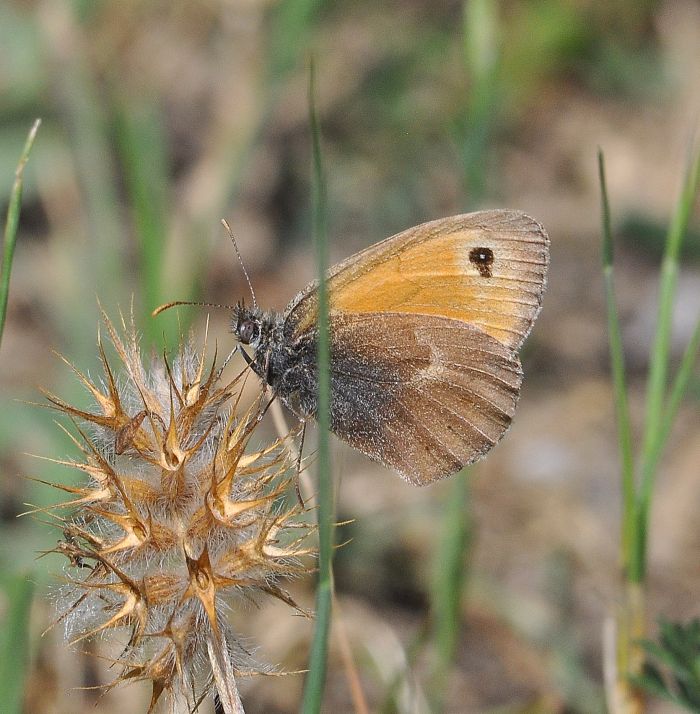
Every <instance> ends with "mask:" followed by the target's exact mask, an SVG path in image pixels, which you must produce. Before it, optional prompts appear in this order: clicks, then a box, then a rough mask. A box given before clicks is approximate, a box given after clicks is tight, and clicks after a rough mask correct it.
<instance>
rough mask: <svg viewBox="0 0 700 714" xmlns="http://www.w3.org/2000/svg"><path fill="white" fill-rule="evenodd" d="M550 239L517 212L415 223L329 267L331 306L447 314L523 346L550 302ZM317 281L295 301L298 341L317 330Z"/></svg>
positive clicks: (289, 330) (291, 313)
mask: <svg viewBox="0 0 700 714" xmlns="http://www.w3.org/2000/svg"><path fill="white" fill-rule="evenodd" d="M548 263H549V239H548V238H547V233H546V232H545V230H544V228H543V227H542V226H541V225H540V224H539V223H538V222H537V221H535V220H534V219H532V218H530V217H529V216H527V215H525V214H524V213H521V212H520V211H512V210H494V211H478V212H476V213H467V214H463V215H459V216H452V217H450V218H443V219H440V220H437V221H431V222H430V223H424V224H422V225H420V226H416V227H414V228H410V229H408V230H406V231H403V232H402V233H398V234H397V235H395V236H392V237H391V238H387V239H386V240H384V241H382V242H380V243H377V244H375V245H373V246H370V247H369V248H367V249H365V250H363V251H360V252H359V253H357V254H356V255H353V256H352V257H350V258H348V259H347V260H345V261H343V262H341V263H339V264H338V265H336V266H335V267H333V268H332V269H331V270H330V272H329V279H328V290H329V296H330V312H331V314H332V313H334V312H336V311H337V312H344V313H383V312H399V313H408V314H423V315H439V316H441V317H448V318H452V319H455V320H459V321H461V322H464V323H467V324H469V325H471V326H473V327H475V328H478V329H480V330H482V331H483V332H485V333H486V334H488V335H490V336H491V337H493V338H495V339H496V340H498V341H499V342H500V343H501V344H503V345H505V346H506V347H509V348H511V349H513V350H517V349H519V347H520V346H521V344H522V343H523V341H524V339H525V338H526V337H527V335H528V333H529V332H530V329H531V328H532V324H533V322H534V321H535V318H536V317H537V315H538V313H539V311H540V305H541V303H542V294H543V292H544V288H545V283H546V272H547V266H548ZM316 288H317V283H315V282H314V283H311V284H310V285H308V286H307V287H306V289H305V290H303V291H302V292H301V293H300V294H299V295H298V296H297V297H296V298H295V299H294V300H293V301H292V302H291V303H290V305H289V307H288V308H287V312H286V320H285V332H286V334H287V336H288V337H289V338H290V339H293V338H294V337H295V336H299V335H301V334H303V333H304V332H306V331H307V330H310V329H313V327H314V325H315V322H316V312H317V303H316Z"/></svg>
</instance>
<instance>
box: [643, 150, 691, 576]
mask: <svg viewBox="0 0 700 714" xmlns="http://www.w3.org/2000/svg"><path fill="white" fill-rule="evenodd" d="M699 187H700V150H697V151H695V152H694V154H693V157H692V160H691V161H690V165H689V167H688V171H687V173H686V177H685V180H684V183H683V188H682V191H681V195H680V198H679V201H678V204H677V206H676V210H675V212H674V214H673V217H672V220H671V224H670V226H669V231H668V236H667V239H666V247H665V251H664V258H663V263H662V266H661V281H660V285H659V308H658V322H657V327H656V335H655V339H654V344H653V346H652V352H651V359H650V365H649V380H648V383H647V412H646V421H645V431H644V443H643V448H642V461H641V472H642V473H641V480H640V483H639V494H638V503H637V520H638V525H637V529H636V530H637V536H638V542H637V545H636V551H637V554H636V555H635V560H636V565H635V573H634V577H635V578H637V579H638V580H641V579H643V578H644V576H645V573H646V542H647V538H646V531H647V522H648V518H649V508H650V504H651V497H652V492H653V488H654V480H655V476H656V464H657V463H658V458H659V456H660V453H661V450H662V449H663V445H664V441H663V440H662V437H663V439H665V438H667V437H668V433H666V434H665V435H664V428H665V427H664V425H665V421H666V418H667V414H668V413H667V406H666V400H667V391H666V390H667V381H668V363H669V355H670V348H671V327H672V318H673V303H674V298H675V294H676V283H677V281H678V255H679V251H680V247H681V245H682V243H683V238H684V237H685V234H686V232H687V229H688V223H689V221H690V216H691V213H692V210H693V205H694V203H695V199H696V197H697V194H698V188H699ZM669 427H670V425H669ZM669 431H670V428H669Z"/></svg>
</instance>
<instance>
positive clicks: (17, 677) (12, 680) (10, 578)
mask: <svg viewBox="0 0 700 714" xmlns="http://www.w3.org/2000/svg"><path fill="white" fill-rule="evenodd" d="M34 126H35V127H36V126H37V124H35V125H34ZM33 592H34V585H33V583H32V582H31V581H30V580H28V578H27V576H26V575H5V576H3V577H2V579H1V580H0V599H2V608H1V610H0V693H1V695H2V711H3V712H6V713H7V714H21V712H22V697H23V694H24V680H25V675H26V671H27V665H28V659H29V656H28V655H29V653H28V650H29V612H30V609H31V604H32V595H33Z"/></svg>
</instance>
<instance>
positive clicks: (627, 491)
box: [598, 149, 635, 568]
mask: <svg viewBox="0 0 700 714" xmlns="http://www.w3.org/2000/svg"><path fill="white" fill-rule="evenodd" d="M598 177H599V182H600V200H601V209H602V235H603V282H604V285H605V302H606V307H607V317H608V341H609V345H610V365H611V370H612V380H613V395H614V399H615V418H616V421H617V441H618V448H619V454H620V467H621V474H622V561H623V564H624V566H625V568H628V566H629V563H630V557H631V547H632V542H633V539H634V526H635V520H634V514H635V483H634V456H633V450H632V427H631V423H630V411H629V403H628V400H627V376H626V368H625V355H624V350H623V347H622V333H621V330H620V318H619V314H618V309H617V300H616V298H615V281H614V269H613V263H614V245H613V237H612V230H611V223H610V203H609V200H608V188H607V183H606V180H605V158H604V156H603V152H602V151H601V150H600V149H598Z"/></svg>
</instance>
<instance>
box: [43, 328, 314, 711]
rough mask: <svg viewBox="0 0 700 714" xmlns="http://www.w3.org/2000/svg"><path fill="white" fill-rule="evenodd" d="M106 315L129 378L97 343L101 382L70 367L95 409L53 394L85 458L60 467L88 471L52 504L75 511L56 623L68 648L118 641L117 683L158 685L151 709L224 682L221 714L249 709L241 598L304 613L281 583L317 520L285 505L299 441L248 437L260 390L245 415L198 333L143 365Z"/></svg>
mask: <svg viewBox="0 0 700 714" xmlns="http://www.w3.org/2000/svg"><path fill="white" fill-rule="evenodd" d="M103 319H104V322H105V325H106V328H107V331H108V333H109V336H110V339H111V341H112V343H113V345H114V348H115V350H116V353H117V355H118V357H119V360H120V361H121V362H122V363H123V365H122V367H123V369H124V372H125V374H124V375H123V376H120V377H117V376H115V372H114V371H113V369H112V366H111V365H110V364H109V362H108V360H107V357H106V355H105V350H104V349H103V346H102V343H101V341H99V340H98V348H99V355H100V359H101V362H102V367H103V370H104V377H103V379H101V380H99V381H92V380H91V379H90V378H88V377H87V376H86V375H84V374H82V373H81V372H79V371H78V370H77V369H75V368H73V369H74V371H75V373H76V374H77V376H78V378H79V380H80V381H81V382H82V384H83V385H84V386H85V387H86V388H87V389H88V391H89V392H90V393H91V395H92V397H93V398H94V401H95V408H94V410H91V411H83V410H81V409H77V408H75V407H73V406H70V405H69V404H66V403H65V402H64V401H62V400H61V399H59V398H58V397H56V396H54V395H52V394H47V397H48V399H49V401H50V402H51V403H52V404H53V406H54V407H56V408H57V409H58V410H59V411H61V412H63V413H65V414H67V415H69V416H70V417H71V419H72V420H73V422H74V423H75V427H76V429H77V431H78V434H79V436H78V437H72V438H73V440H74V441H75V443H76V444H77V445H78V447H79V448H80V450H81V452H82V455H83V458H82V459H81V460H79V461H75V462H74V461H65V460H62V461H59V462H58V463H61V464H65V465H69V466H71V467H74V468H77V469H79V470H80V471H81V472H83V474H84V475H85V476H86V477H87V480H86V482H85V483H82V484H80V485H77V486H75V487H66V486H60V487H59V488H62V489H64V490H65V491H67V492H68V493H69V494H70V495H71V497H70V500H68V501H67V502H65V503H62V504H60V505H59V506H57V507H56V508H61V509H65V508H69V509H71V510H70V513H69V515H57V518H58V520H59V523H60V525H61V527H62V530H63V536H64V537H63V539H62V540H61V541H60V542H59V544H58V546H57V548H56V549H55V550H56V551H57V552H59V553H62V554H63V555H65V556H66V558H67V559H68V563H67V565H66V571H67V577H66V583H65V584H64V585H63V586H62V587H61V588H60V591H59V592H60V596H59V613H60V614H59V617H58V620H57V622H62V623H63V624H64V625H65V630H66V636H67V638H68V640H69V641H70V642H72V643H75V642H79V641H81V640H83V639H85V638H88V637H92V636H95V635H100V636H102V637H106V636H108V635H109V636H110V637H113V638H115V639H117V640H118V639H119V638H120V637H121V641H120V650H119V651H118V653H117V654H116V655H115V657H114V663H115V665H117V667H118V669H117V671H118V672H119V674H118V676H117V677H116V678H115V680H114V681H113V682H112V683H111V684H110V685H108V686H109V687H111V686H114V685H116V684H119V683H121V682H128V681H134V680H148V681H150V682H151V683H152V687H153V693H152V697H151V703H150V707H149V712H150V711H153V709H154V707H155V705H156V703H157V702H158V701H159V700H160V699H161V696H162V695H163V694H164V693H165V694H166V695H169V700H170V704H171V708H172V710H173V711H175V710H176V709H177V710H182V709H183V708H184V709H185V710H193V709H194V708H195V707H196V706H197V705H198V701H201V698H202V697H203V696H205V695H206V693H208V692H210V691H212V690H213V689H214V688H215V689H216V691H217V692H218V697H219V700H220V702H221V705H222V706H223V709H224V711H226V712H240V711H242V707H241V703H240V698H239V695H238V690H237V687H236V681H235V675H236V674H241V673H244V672H245V673H248V672H251V671H264V668H261V666H260V665H259V664H257V663H256V662H255V661H253V659H252V656H251V655H250V654H249V653H248V652H247V650H246V648H244V647H243V646H242V644H241V642H240V640H239V639H238V638H237V636H236V633H235V632H234V631H233V628H232V626H231V624H230V623H229V622H228V620H227V616H226V611H227V608H229V607H230V606H231V604H232V600H233V597H232V596H245V597H250V596H251V595H252V596H255V595H256V594H257V593H266V594H268V595H272V596H274V597H276V598H279V599H280V600H282V601H284V602H285V603H288V604H289V605H290V606H292V607H294V608H296V609H299V608H298V607H297V605H296V603H295V602H294V601H293V600H292V598H291V596H290V595H289V594H288V593H286V592H285V591H284V590H283V589H282V588H281V587H280V585H279V581H280V580H281V579H283V578H289V577H294V576H297V575H299V574H302V573H305V572H306V571H307V570H308V566H307V565H305V563H304V561H305V556H308V555H310V554H311V550H310V549H309V548H308V547H307V546H306V545H305V540H306V538H307V536H308V534H309V532H310V527H309V526H308V525H307V523H306V522H305V521H304V519H303V515H304V514H303V512H302V509H301V508H300V507H299V506H298V505H297V503H296V501H295V500H294V499H293V496H292V498H291V499H290V498H286V501H285V497H286V496H288V492H289V490H290V489H289V488H288V487H289V484H290V478H289V476H288V474H289V467H290V456H289V451H288V450H287V449H286V448H285V443H284V440H277V441H275V442H274V443H272V444H269V445H267V446H265V447H264V448H262V449H259V450H252V449H251V447H250V446H249V442H250V440H251V436H252V435H253V433H254V431H255V429H256V426H257V425H258V423H259V421H260V419H261V417H262V414H263V412H264V396H263V395H262V394H261V395H260V398H259V399H258V400H256V402H255V403H254V404H253V405H252V406H250V407H248V408H247V409H245V410H242V409H241V403H240V402H241V388H242V383H243V381H244V376H243V375H239V376H238V377H236V378H235V379H234V380H233V381H232V382H229V383H226V384H223V383H222V379H221V375H220V372H217V371H216V368H215V366H214V365H212V367H211V369H210V371H209V372H208V375H205V369H204V357H203V356H202V357H199V356H198V355H197V354H196V352H195V350H194V349H193V347H192V345H191V340H190V342H189V343H188V344H185V345H182V346H181V348H180V351H179V353H178V355H177V357H176V358H175V359H174V361H173V363H172V365H170V364H169V363H168V361H167V360H166V359H165V358H163V359H158V358H154V359H152V361H151V363H150V366H147V367H146V366H144V362H143V360H142V357H141V352H140V349H139V344H138V339H137V336H136V331H135V329H134V327H133V319H132V322H131V326H130V327H128V328H127V327H126V326H125V325H124V330H123V332H124V339H122V338H121V337H120V336H119V334H118V333H117V332H116V330H115V329H114V327H113V325H112V324H111V323H110V321H109V320H108V319H107V318H106V317H105V316H103ZM122 322H123V321H122ZM290 501H291V503H292V504H293V505H291V506H289V505H286V506H285V505H283V504H284V503H285V502H287V503H288V502H290ZM167 698H168V697H163V699H164V700H165V699H167Z"/></svg>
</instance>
